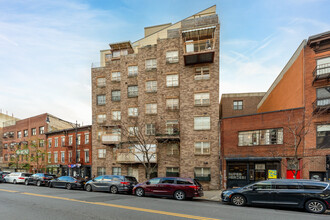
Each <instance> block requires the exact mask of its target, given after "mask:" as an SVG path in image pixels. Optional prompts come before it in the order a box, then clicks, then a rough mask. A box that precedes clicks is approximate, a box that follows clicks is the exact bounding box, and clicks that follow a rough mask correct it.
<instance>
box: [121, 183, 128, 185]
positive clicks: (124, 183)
mask: <svg viewBox="0 0 330 220" xmlns="http://www.w3.org/2000/svg"><path fill="white" fill-rule="evenodd" d="M120 183H121V184H123V185H129V182H120Z"/></svg>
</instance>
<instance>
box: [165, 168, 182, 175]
mask: <svg viewBox="0 0 330 220" xmlns="http://www.w3.org/2000/svg"><path fill="white" fill-rule="evenodd" d="M179 176H180V173H179V167H166V177H179Z"/></svg>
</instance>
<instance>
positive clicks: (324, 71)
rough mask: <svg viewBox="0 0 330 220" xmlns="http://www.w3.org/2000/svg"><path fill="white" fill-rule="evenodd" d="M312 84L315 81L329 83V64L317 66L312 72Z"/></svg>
mask: <svg viewBox="0 0 330 220" xmlns="http://www.w3.org/2000/svg"><path fill="white" fill-rule="evenodd" d="M313 76H314V79H313V84H314V83H315V82H316V81H321V80H325V81H327V82H329V81H330V63H325V64H320V65H317V66H316V68H315V69H314V71H313Z"/></svg>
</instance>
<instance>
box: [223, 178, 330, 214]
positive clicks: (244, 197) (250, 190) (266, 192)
mask: <svg viewBox="0 0 330 220" xmlns="http://www.w3.org/2000/svg"><path fill="white" fill-rule="evenodd" d="M221 199H222V201H223V202H231V203H232V204H234V205H237V206H243V205H245V204H250V205H272V206H285V207H296V208H305V209H306V210H307V211H308V212H312V213H323V212H325V211H326V209H330V184H329V183H327V182H320V181H314V180H281V179H277V180H266V181H261V182H257V183H254V184H251V185H247V186H245V187H242V188H237V189H232V190H225V191H223V192H222V194H221Z"/></svg>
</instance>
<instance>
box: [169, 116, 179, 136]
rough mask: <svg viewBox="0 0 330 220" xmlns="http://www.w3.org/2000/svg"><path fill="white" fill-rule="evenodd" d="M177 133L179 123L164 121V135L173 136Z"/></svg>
mask: <svg viewBox="0 0 330 220" xmlns="http://www.w3.org/2000/svg"><path fill="white" fill-rule="evenodd" d="M178 133H179V121H178V120H167V121H166V134H169V135H173V134H178Z"/></svg>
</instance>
